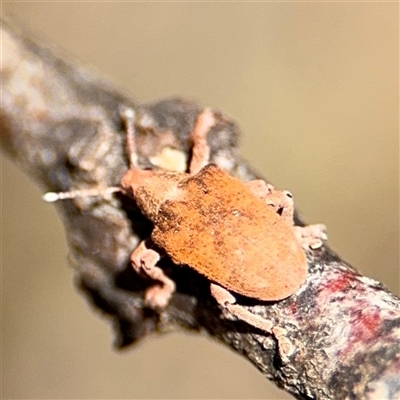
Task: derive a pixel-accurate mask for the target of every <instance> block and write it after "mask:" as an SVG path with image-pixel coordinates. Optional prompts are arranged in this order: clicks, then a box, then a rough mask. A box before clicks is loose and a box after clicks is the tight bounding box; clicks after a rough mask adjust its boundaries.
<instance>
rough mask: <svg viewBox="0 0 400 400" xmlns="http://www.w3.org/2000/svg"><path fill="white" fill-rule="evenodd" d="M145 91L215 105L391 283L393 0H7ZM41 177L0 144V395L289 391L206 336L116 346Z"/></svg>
mask: <svg viewBox="0 0 400 400" xmlns="http://www.w3.org/2000/svg"><path fill="white" fill-rule="evenodd" d="M3 12H5V13H7V14H8V15H14V16H15V17H16V18H17V19H19V21H20V22H21V23H23V24H24V25H26V26H27V27H29V28H30V29H31V31H32V32H34V33H35V34H37V35H39V36H42V37H43V38H46V39H47V40H48V41H49V42H51V43H53V44H56V45H57V46H60V47H61V48H62V49H64V50H65V51H66V53H67V54H69V55H72V56H74V57H76V58H77V59H79V60H80V61H81V62H82V63H84V64H88V65H93V66H94V67H95V68H96V69H97V70H98V71H100V72H101V73H102V74H104V75H106V76H108V77H109V78H110V79H112V80H114V81H115V82H116V83H117V84H118V85H119V86H120V87H122V88H124V89H125V90H126V91H127V92H128V93H130V94H131V95H132V96H133V97H134V98H136V99H137V100H138V101H141V102H145V101H151V100H156V99H160V98H163V97H167V96H171V95H182V96H185V97H189V98H194V99H197V100H198V101H199V102H200V103H201V104H203V105H207V106H213V107H217V108H220V109H221V110H224V111H225V112H226V113H228V114H229V115H231V116H232V117H234V118H235V119H236V120H237V121H238V122H239V124H240V126H241V128H242V131H243V137H242V141H241V143H242V144H241V150H242V154H243V155H244V156H245V157H246V158H247V159H248V160H250V161H251V164H252V165H253V166H254V167H256V169H257V170H258V171H260V172H261V173H262V174H264V176H266V177H268V178H269V179H270V180H271V181H272V182H274V183H275V185H276V186H278V187H279V188H285V189H289V190H290V191H292V192H293V193H294V195H295V200H296V203H297V207H298V208H299V209H300V210H301V211H302V214H303V215H304V217H305V219H306V221H308V222H310V223H316V222H323V223H325V224H326V225H327V226H328V229H329V245H330V246H331V247H332V248H333V249H334V250H336V251H337V252H338V253H339V254H340V255H341V256H342V257H343V258H344V259H345V260H347V261H348V262H350V263H351V264H352V265H354V266H355V267H357V268H358V269H359V270H360V271H362V272H363V273H364V274H366V275H368V276H370V277H373V278H375V279H377V280H379V281H381V282H383V283H385V284H386V285H387V286H388V287H389V288H390V289H391V290H392V291H394V292H396V293H399V197H398V196H399V137H398V134H399V132H398V128H399V126H398V123H399V112H398V107H399V90H398V89H399V62H398V60H399V47H398V45H399V39H398V29H399V14H398V4H396V3H366V2H364V3H350V2H349V3H343V2H342V3H336V4H334V3H295V2H293V3H100V2H99V3H83V2H82V3H45V2H41V3H39V2H38V3H3ZM42 192H43V190H41V189H40V188H38V187H36V186H35V185H34V184H33V183H32V182H30V181H29V180H28V179H27V178H26V177H25V176H24V175H23V174H22V173H21V172H20V171H19V170H18V169H16V168H15V167H14V166H13V165H12V164H11V163H10V161H9V160H8V159H5V158H4V157H2V296H3V316H2V344H3V354H2V367H3V371H2V375H3V398H41V399H43V398H270V399H289V398H291V397H290V396H288V395H286V394H285V393H283V392H282V391H280V390H278V389H275V388H274V387H273V385H272V384H270V383H269V382H267V381H266V380H265V379H264V378H263V377H262V375H261V374H260V373H259V372H258V371H257V370H256V369H255V368H254V367H253V366H252V365H251V364H250V363H248V362H246V361H245V360H243V359H241V358H240V357H239V356H237V355H236V354H235V353H233V352H231V351H229V350H228V349H226V348H224V347H222V346H220V345H219V344H218V343H215V342H213V341H212V340H210V339H207V338H203V337H200V336H190V335H185V334H170V335H167V336H163V337H158V338H157V337H154V338H152V339H148V340H146V341H145V342H144V343H142V344H140V345H139V346H137V347H136V348H134V349H132V350H130V351H127V352H123V353H117V352H115V351H114V350H113V349H112V348H111V342H112V335H111V330H110V327H109V326H108V325H107V323H106V321H105V320H104V319H102V318H101V317H99V315H98V314H96V313H94V312H93V311H92V309H91V308H90V307H89V306H88V305H87V304H86V302H85V300H84V298H83V297H81V296H80V295H79V294H78V293H77V292H76V290H75V288H74V285H73V282H72V278H73V271H72V270H71V269H70V268H69V267H68V266H67V263H66V257H65V256H66V253H67V249H66V245H65V242H64V236H63V228H62V226H61V223H60V221H59V219H58V217H57V215H56V213H55V210H54V208H53V207H52V206H51V205H48V204H44V203H43V202H42V201H41V194H42Z"/></svg>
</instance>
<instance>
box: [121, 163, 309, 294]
mask: <svg viewBox="0 0 400 400" xmlns="http://www.w3.org/2000/svg"><path fill="white" fill-rule="evenodd" d="M154 174H155V175H154V178H156V179H154V182H152V181H151V179H150V180H147V181H146V180H144V181H143V186H139V187H138V188H137V189H136V190H135V194H136V195H135V198H136V199H137V202H138V203H139V204H140V206H141V208H142V210H143V211H144V213H145V214H146V215H148V217H149V218H151V220H152V221H153V223H154V230H153V232H152V235H151V239H152V241H153V242H154V243H155V244H157V245H158V246H159V247H161V248H162V249H164V250H165V251H166V253H167V254H168V255H169V256H170V257H171V259H172V260H173V261H174V262H175V263H176V264H181V265H188V266H190V267H192V268H194V269H195V270H196V271H198V272H200V273H201V274H203V275H205V276H206V277H207V278H209V279H210V280H211V281H213V282H215V283H217V284H219V285H221V286H223V287H224V288H226V289H228V290H231V291H234V292H236V293H239V294H241V295H243V296H248V297H252V298H256V299H259V300H280V299H283V298H285V297H288V296H290V295H291V294H293V293H295V292H296V291H297V290H298V289H299V287H300V286H301V285H302V284H303V282H304V281H305V279H306V276H307V259H306V256H305V253H304V251H303V249H302V247H301V245H300V243H299V241H298V240H297V238H296V236H295V234H294V231H293V228H292V227H291V226H289V225H288V224H286V223H285V222H284V220H283V218H282V217H280V216H279V215H278V214H277V213H276V212H275V211H274V210H273V209H272V208H270V207H268V206H266V204H265V202H264V201H263V200H261V199H260V198H258V197H256V196H255V195H254V194H253V193H252V192H251V190H250V189H249V187H248V186H246V185H245V184H244V183H243V182H241V181H239V180H238V179H236V178H233V177H231V176H230V175H228V174H227V173H225V172H223V171H222V170H221V169H220V168H218V167H217V166H216V165H214V164H208V165H207V166H205V167H204V168H202V169H201V170H200V171H199V172H198V173H197V174H195V175H193V176H182V175H176V174H169V173H163V172H161V173H160V175H159V176H158V174H157V173H154ZM158 178H159V182H158ZM178 179H179V180H178ZM125 181H127V180H125ZM149 181H150V182H149ZM166 181H169V183H171V187H173V189H172V190H171V188H170V189H169V190H168V195H167V196H166V197H165V198H163V199H162V202H160V204H158V205H157V207H156V209H157V211H156V212H154V211H155V210H154V208H155V207H154V203H151V204H150V205H149V202H148V201H144V200H145V199H147V200H148V196H147V195H145V196H142V194H143V193H146V194H147V193H148V192H149V191H151V189H150V190H149V188H148V187H149V186H153V184H154V189H155V188H160V187H162V185H163V184H164V185H165V186H167V184H166ZM142 197H144V199H143V198H142Z"/></svg>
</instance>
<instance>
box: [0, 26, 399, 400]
mask: <svg viewBox="0 0 400 400" xmlns="http://www.w3.org/2000/svg"><path fill="white" fill-rule="evenodd" d="M2 46H3V47H2V48H3V60H2V66H1V76H2V84H3V88H2V89H3V90H2V109H1V111H2V118H1V132H2V133H1V138H2V147H3V150H4V152H5V153H6V154H7V155H8V156H9V157H11V158H13V159H14V160H15V161H16V162H17V163H19V164H20V166H21V167H22V168H23V169H24V170H25V171H26V172H27V173H28V174H29V175H30V176H31V177H33V178H35V179H36V180H38V181H39V183H41V185H42V186H43V187H44V188H45V190H52V191H64V190H69V189H71V188H75V189H76V188H86V187H97V186H99V187H104V186H115V185H118V183H119V180H120V178H121V176H122V175H123V173H124V172H125V171H126V169H127V165H128V162H127V155H126V152H125V147H124V139H125V137H124V134H123V131H122V122H121V119H120V115H119V112H120V110H121V107H122V106H131V107H134V108H135V109H136V110H138V111H139V113H140V114H141V116H142V117H141V118H142V124H143V125H147V128H146V134H145V135H142V136H141V137H142V139H141V141H140V143H139V153H140V160H139V161H140V164H141V166H143V167H146V166H150V163H149V159H150V158H151V157H154V156H156V155H157V154H159V152H160V150H161V149H162V148H163V147H165V145H167V144H172V145H174V147H176V148H177V149H179V150H181V152H182V153H183V154H186V155H188V153H189V152H190V144H189V140H188V137H189V134H190V132H191V129H192V128H193V126H194V122H195V119H196V117H197V115H198V113H199V112H200V111H201V107H200V106H199V105H197V104H195V103H194V102H191V101H188V100H185V99H167V100H162V101H158V102H155V103H152V104H147V105H141V104H138V103H136V102H132V101H131V100H129V99H128V98H127V97H126V96H125V95H124V94H121V93H120V92H119V91H118V90H117V89H115V88H114V87H113V86H112V85H110V84H109V83H107V82H105V81H104V80H102V79H100V78H98V77H97V76H95V75H94V74H93V72H91V71H89V70H87V69H84V68H82V67H80V66H77V65H75V64H73V63H70V62H68V61H66V60H65V59H64V58H63V57H60V56H59V55H57V54H56V53H55V52H54V50H51V49H49V48H48V47H46V46H43V45H42V44H39V43H38V42H37V41H35V40H32V39H30V37H29V35H26V34H24V33H23V32H21V31H20V30H19V29H17V28H15V27H14V26H10V25H9V24H8V23H4V22H3V26H2ZM237 135H238V128H237V126H236V125H235V123H234V122H233V121H231V120H229V119H228V118H227V117H225V116H224V115H223V113H218V132H217V133H216V134H215V135H212V136H211V137H210V140H209V144H210V147H211V158H212V161H214V162H215V163H217V164H219V165H223V166H224V168H225V169H227V170H229V171H230V173H231V174H232V175H235V176H237V177H239V178H240V179H242V180H244V181H248V180H250V179H254V178H256V177H257V176H256V174H255V173H254V172H253V171H252V170H251V168H249V167H248V165H246V163H245V162H244V161H243V160H242V159H240V157H239V155H238V151H237V147H236V144H237ZM57 207H58V209H59V211H60V213H61V214H62V215H63V220H64V224H65V229H66V233H67V239H68V244H69V247H70V257H69V259H70V262H71V264H72V265H73V267H74V268H75V271H76V284H77V285H78V286H79V288H80V289H81V290H82V293H83V294H84V295H85V296H86V297H87V299H88V300H89V301H90V302H91V303H92V304H93V306H94V307H95V308H96V309H97V310H101V311H102V312H103V313H105V314H106V315H108V316H109V319H110V321H111V322H112V324H113V326H114V330H115V337H116V339H115V345H116V347H119V348H121V347H126V346H129V345H130V344H132V343H134V342H137V341H138V340H140V339H142V338H143V337H145V336H147V335H149V334H151V333H153V332H169V331H171V330H172V329H188V330H192V331H198V332H202V333H206V334H208V335H210V336H212V337H214V338H216V339H218V340H220V341H221V342H223V343H224V344H226V345H227V346H230V347H232V348H233V349H235V350H236V351H237V352H239V353H241V354H243V356H244V357H246V358H247V359H248V360H250V361H251V362H252V363H253V364H254V365H255V366H256V367H257V368H258V369H259V370H260V371H261V372H262V373H263V374H264V375H265V376H266V377H267V378H268V379H271V380H273V381H275V382H276V384H277V385H279V386H280V387H282V388H284V389H285V390H287V391H288V392H290V393H292V394H293V395H294V396H295V397H296V398H299V399H308V398H313V399H383V398H384V399H395V398H398V397H399V396H400V348H399V342H400V303H399V299H398V298H397V297H396V296H394V295H393V294H391V293H390V292H388V290H387V289H386V288H385V287H383V285H381V284H380V283H378V282H376V281H374V280H372V279H369V278H366V277H364V276H361V275H360V274H359V273H358V272H357V271H355V270H354V269H353V268H352V267H351V266H349V265H347V264H346V263H344V262H343V261H342V260H341V259H340V258H339V257H338V256H337V255H336V254H334V253H333V252H332V251H331V250H330V249H329V248H328V247H327V246H323V247H322V248H320V249H318V250H316V251H312V252H309V253H308V262H309V275H308V278H307V281H306V282H305V284H304V285H303V287H302V288H301V289H300V291H299V292H298V293H296V294H294V295H292V296H290V297H289V298H287V299H285V300H283V301H280V302H275V303H265V302H264V303H261V302H257V301H252V300H251V299H244V298H241V299H239V302H240V303H241V304H244V305H246V307H248V308H249V310H251V311H252V312H253V313H256V314H258V315H260V316H262V317H264V318H268V319H270V320H272V321H274V323H275V324H276V326H278V327H282V328H284V329H285V330H286V331H287V338H288V339H289V340H290V341H291V342H292V344H293V345H294V346H295V352H294V353H293V354H292V355H291V356H290V357H289V359H288V360H284V361H282V359H281V358H280V354H279V351H278V348H277V342H276V338H275V337H273V336H272V335H269V334H267V333H264V332H261V331H257V330H256V329H254V328H252V327H250V326H248V325H247V324H245V323H242V322H240V321H236V320H234V319H233V318H230V317H229V316H228V315H227V314H226V313H224V312H223V311H222V310H221V309H220V308H219V307H218V306H217V304H216V302H215V301H214V300H213V299H212V297H211V295H210V290H209V283H208V282H207V280H206V279H205V278H203V277H202V276H200V275H199V274H197V273H196V272H195V271H193V270H191V269H189V268H182V267H176V266H174V265H172V263H171V262H169V261H168V260H164V261H163V267H164V268H166V270H167V271H169V274H170V276H171V277H172V278H173V279H174V280H175V282H176V284H177V292H176V293H175V294H174V296H173V298H172V301H171V303H170V304H169V306H168V307H167V308H166V309H165V310H163V311H161V312H155V311H153V310H150V309H148V308H146V307H144V305H143V292H144V290H145V289H146V287H148V285H149V282H148V281H147V280H145V279H143V278H142V277H140V276H138V275H136V274H135V273H134V271H133V269H132V268H131V266H130V264H129V256H130V253H131V252H132V249H134V248H135V246H136V245H137V244H138V242H139V240H140V239H142V238H145V237H147V236H148V235H149V233H150V232H151V229H152V227H151V224H150V223H149V222H148V221H147V220H146V219H145V217H143V216H142V215H141V214H140V212H139V211H138V208H137V207H136V205H135V204H134V201H133V200H132V199H129V198H127V197H124V196H122V195H114V196H111V197H110V198H107V199H100V198H98V197H96V198H93V197H86V198H76V199H74V200H69V201H62V202H61V201H60V202H58V203H57ZM296 223H297V224H302V223H301V221H299V220H298V218H296ZM238 245H240V238H238Z"/></svg>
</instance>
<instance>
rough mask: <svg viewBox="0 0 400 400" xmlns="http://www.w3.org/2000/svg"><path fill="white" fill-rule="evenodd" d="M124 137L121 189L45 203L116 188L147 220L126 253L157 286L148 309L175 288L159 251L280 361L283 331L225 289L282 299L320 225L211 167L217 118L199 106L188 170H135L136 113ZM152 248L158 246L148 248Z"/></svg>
mask: <svg viewBox="0 0 400 400" xmlns="http://www.w3.org/2000/svg"><path fill="white" fill-rule="evenodd" d="M121 116H122V118H123V120H124V123H125V128H126V132H127V149H128V153H129V155H130V169H129V170H128V171H127V172H126V173H125V175H124V176H123V178H122V180H121V185H120V186H119V187H112V188H107V189H104V190H98V189H93V190H83V191H79V190H73V191H70V192H63V193H47V194H45V196H44V199H45V200H46V201H56V200H60V199H66V198H74V197H77V196H87V195H91V196H93V195H104V194H106V193H112V192H117V191H121V192H122V193H124V194H125V195H127V196H130V197H132V198H134V199H135V201H136V203H137V205H138V207H139V208H140V210H141V211H142V213H143V214H144V215H145V216H146V217H147V218H148V219H149V220H151V221H152V222H153V224H154V229H153V231H152V234H151V237H150V238H149V239H148V240H144V241H142V242H141V243H140V244H139V246H138V247H137V248H136V249H135V250H134V251H133V252H132V255H131V262H132V266H133V268H134V269H135V270H136V271H137V272H138V273H140V274H145V275H146V276H148V277H149V278H151V279H152V280H154V281H155V283H154V285H152V286H150V287H149V288H148V289H147V291H146V293H145V303H146V304H147V305H148V306H149V307H151V308H154V309H162V308H164V307H165V306H167V304H168V302H169V300H170V298H171V295H172V294H173V293H174V291H175V283H174V281H173V280H172V279H170V278H169V277H168V276H167V275H166V274H165V272H164V270H163V269H162V268H160V267H159V266H157V263H158V261H159V260H160V257H161V255H160V254H159V251H157V248H160V249H163V250H164V251H165V253H166V254H167V255H168V256H169V257H170V258H171V259H172V261H173V262H174V263H175V264H177V265H186V266H189V267H191V268H193V269H195V270H196V271H197V272H199V273H201V274H202V275H204V276H206V277H207V278H208V279H209V280H210V282H211V283H210V285H211V293H212V295H213V297H214V298H215V299H216V301H217V302H218V303H219V304H220V305H221V306H222V307H224V308H225V309H227V310H228V311H229V312H230V313H232V314H233V315H234V316H236V317H237V318H239V319H241V320H243V321H245V322H247V323H248V324H250V325H252V326H254V327H257V328H259V329H261V330H263V331H266V332H269V333H273V334H274V335H275V337H276V339H277V340H278V343H279V346H280V347H279V348H280V353H281V357H282V359H284V358H286V357H287V356H288V355H290V354H291V353H292V350H293V349H292V348H291V344H290V342H289V341H288V339H287V338H286V337H285V331H284V330H283V329H281V328H278V327H274V326H273V323H272V322H271V321H270V320H267V319H264V318H262V317H261V316H259V315H256V314H253V313H252V312H250V311H249V310H248V309H247V308H245V307H243V306H241V305H239V304H237V303H236V299H235V297H234V295H233V294H232V293H231V292H235V293H238V294H240V295H242V296H247V297H250V298H253V299H257V300H261V301H277V300H282V299H284V298H286V297H288V296H290V295H292V294H294V293H296V292H297V291H298V290H299V288H300V286H301V285H302V284H303V283H304V282H305V280H306V277H307V272H308V264H307V258H306V255H305V252H304V250H303V247H304V248H311V249H315V248H317V247H320V246H321V244H322V240H324V239H325V238H326V237H325V233H324V226H323V225H311V226H307V227H297V226H294V223H293V212H294V211H293V210H294V207H293V198H292V195H291V194H290V193H289V192H287V191H278V190H275V189H274V188H273V186H271V185H269V184H267V183H265V182H264V181H262V180H255V181H251V182H247V183H243V182H242V181H240V180H239V179H237V178H234V177H232V176H230V175H229V174H228V173H226V172H224V171H223V170H222V169H220V168H219V167H218V166H217V165H215V164H210V163H209V155H210V150H209V147H208V145H207V134H208V133H209V132H210V130H212V129H213V127H214V126H215V123H216V120H215V115H214V113H213V112H212V111H211V110H210V109H205V110H204V111H203V112H202V113H200V115H199V116H198V118H197V122H196V124H195V127H194V129H193V131H192V134H191V140H192V143H193V147H192V158H191V161H190V165H189V173H184V172H172V171H166V170H143V169H140V168H139V167H138V166H137V154H136V143H135V135H136V134H137V133H136V128H135V112H134V110H132V109H130V108H127V109H125V110H124V111H123V113H122V114H121ZM154 244H155V245H156V246H154Z"/></svg>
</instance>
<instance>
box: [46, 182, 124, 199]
mask: <svg viewBox="0 0 400 400" xmlns="http://www.w3.org/2000/svg"><path fill="white" fill-rule="evenodd" d="M121 191H122V188H120V187H119V186H112V187H108V188H102V189H99V188H94V189H82V190H70V191H69V192H59V193H56V192H47V193H45V194H44V195H43V200H44V201H47V202H48V203H53V202H55V201H58V200H66V199H74V198H75V197H87V196H100V197H107V196H109V195H110V194H112V193H116V192H121Z"/></svg>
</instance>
